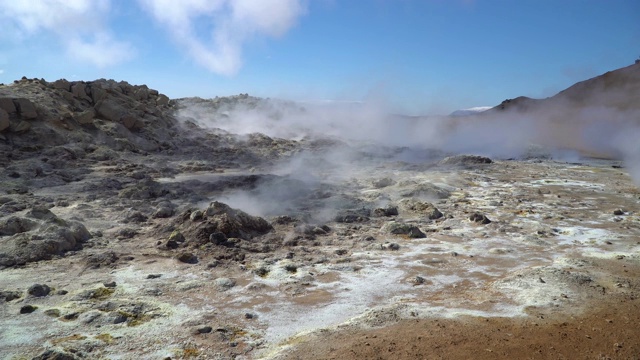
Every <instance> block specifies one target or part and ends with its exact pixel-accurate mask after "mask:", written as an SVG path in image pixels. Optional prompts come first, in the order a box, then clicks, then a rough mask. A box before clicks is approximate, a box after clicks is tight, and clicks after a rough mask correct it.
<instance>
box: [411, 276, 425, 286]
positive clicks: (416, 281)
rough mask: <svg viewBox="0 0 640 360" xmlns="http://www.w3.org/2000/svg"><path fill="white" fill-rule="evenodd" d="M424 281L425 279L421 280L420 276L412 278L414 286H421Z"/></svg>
mask: <svg viewBox="0 0 640 360" xmlns="http://www.w3.org/2000/svg"><path fill="white" fill-rule="evenodd" d="M425 281H426V279H425V278H423V277H422V276H416V277H415V278H413V283H414V284H416V285H422V284H424V283H425Z"/></svg>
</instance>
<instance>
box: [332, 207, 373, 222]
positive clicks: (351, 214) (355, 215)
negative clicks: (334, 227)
mask: <svg viewBox="0 0 640 360" xmlns="http://www.w3.org/2000/svg"><path fill="white" fill-rule="evenodd" d="M370 215H371V211H370V210H369V209H367V208H361V209H351V210H343V211H340V212H339V213H338V215H336V216H335V218H334V219H333V221H335V222H340V223H355V222H367V221H369V216H370Z"/></svg>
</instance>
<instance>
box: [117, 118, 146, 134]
mask: <svg viewBox="0 0 640 360" xmlns="http://www.w3.org/2000/svg"><path fill="white" fill-rule="evenodd" d="M120 122H121V123H122V125H124V127H126V128H127V129H129V130H139V129H142V128H143V127H144V122H143V121H142V119H140V118H139V117H137V116H135V115H133V114H125V115H123V116H122V118H120Z"/></svg>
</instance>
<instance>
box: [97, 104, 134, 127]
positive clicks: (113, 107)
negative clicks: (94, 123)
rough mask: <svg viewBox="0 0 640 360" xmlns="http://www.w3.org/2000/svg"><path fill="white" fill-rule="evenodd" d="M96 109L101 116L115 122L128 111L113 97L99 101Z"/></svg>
mask: <svg viewBox="0 0 640 360" xmlns="http://www.w3.org/2000/svg"><path fill="white" fill-rule="evenodd" d="M94 109H95V110H96V113H97V114H98V116H99V117H101V118H103V119H105V120H109V121H113V122H120V119H121V118H122V116H123V115H125V114H126V113H127V111H126V110H125V108H124V107H122V106H120V104H118V103H117V102H116V101H114V100H112V99H104V100H100V101H98V103H97V104H96V105H95V106H94Z"/></svg>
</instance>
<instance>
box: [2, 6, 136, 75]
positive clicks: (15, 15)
mask: <svg viewBox="0 0 640 360" xmlns="http://www.w3.org/2000/svg"><path fill="white" fill-rule="evenodd" d="M110 5H111V3H110V1H109V0H31V1H29V0H21V1H16V0H0V21H2V23H3V27H4V32H5V36H8V37H10V38H11V39H12V40H25V39H28V38H30V37H32V36H36V35H40V34H43V33H45V34H46V33H50V34H53V35H54V36H55V37H56V38H57V40H58V41H59V42H60V43H61V44H62V45H63V47H64V48H65V50H66V52H67V54H68V56H69V57H70V58H72V59H74V60H75V61H79V62H89V63H91V64H93V65H95V66H97V67H100V68H103V67H107V66H112V65H116V64H119V63H123V62H126V61H128V60H130V59H132V58H133V57H134V55H135V49H134V48H133V46H132V45H131V44H130V43H129V42H126V41H121V40H118V39H116V38H114V36H113V34H112V32H111V31H110V30H109V29H108V28H107V27H106V24H105V21H104V20H105V15H106V14H108V13H109V11H110V7H111V6H110Z"/></svg>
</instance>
